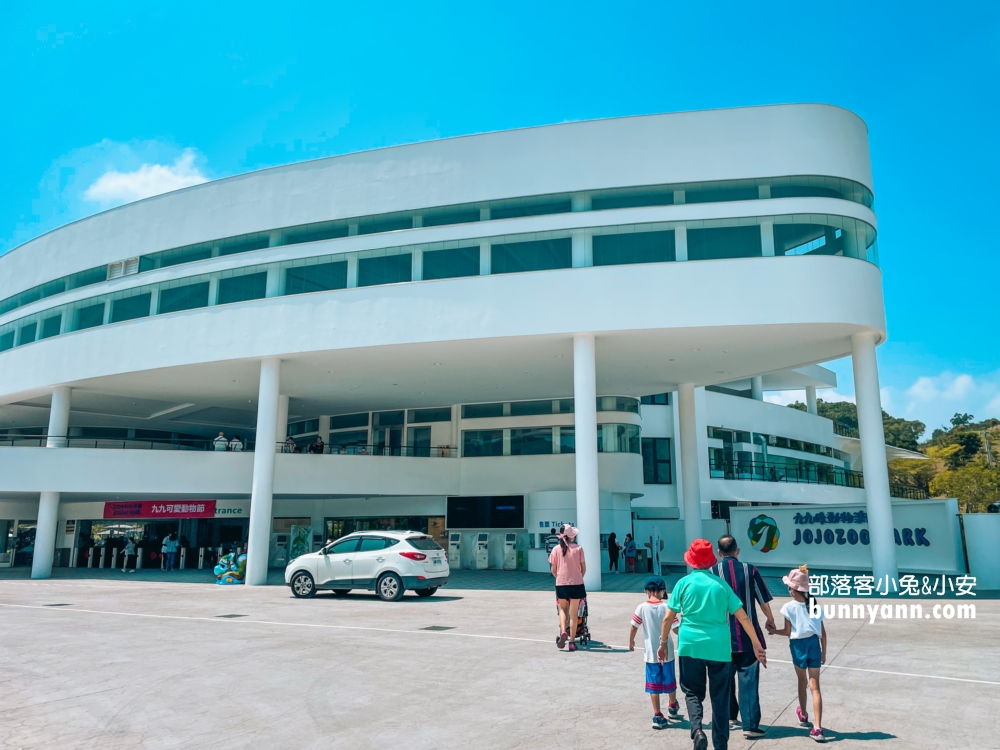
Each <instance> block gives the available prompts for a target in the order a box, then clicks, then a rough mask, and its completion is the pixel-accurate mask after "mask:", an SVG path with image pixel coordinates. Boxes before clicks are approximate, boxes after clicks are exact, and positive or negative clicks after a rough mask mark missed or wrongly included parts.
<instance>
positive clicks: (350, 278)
mask: <svg viewBox="0 0 1000 750" xmlns="http://www.w3.org/2000/svg"><path fill="white" fill-rule="evenodd" d="M357 285H358V256H357V255H349V256H347V287H348V289H352V288H354V287H356V286H357Z"/></svg>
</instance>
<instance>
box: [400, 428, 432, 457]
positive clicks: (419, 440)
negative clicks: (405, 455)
mask: <svg viewBox="0 0 1000 750" xmlns="http://www.w3.org/2000/svg"><path fill="white" fill-rule="evenodd" d="M406 444H407V445H408V446H409V447H410V448H411V449H412V450H411V451H410V453H411V454H412V455H414V456H420V457H424V458H426V457H428V456H430V455H431V428H430V427H408V428H407V430H406Z"/></svg>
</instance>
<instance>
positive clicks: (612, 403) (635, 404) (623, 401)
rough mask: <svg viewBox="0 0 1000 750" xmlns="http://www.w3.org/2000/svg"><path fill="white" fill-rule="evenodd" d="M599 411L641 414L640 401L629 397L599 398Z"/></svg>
mask: <svg viewBox="0 0 1000 750" xmlns="http://www.w3.org/2000/svg"><path fill="white" fill-rule="evenodd" d="M597 411H625V412H630V413H632V414H638V413H639V400H638V399H635V398H629V397H628V396H598V397H597Z"/></svg>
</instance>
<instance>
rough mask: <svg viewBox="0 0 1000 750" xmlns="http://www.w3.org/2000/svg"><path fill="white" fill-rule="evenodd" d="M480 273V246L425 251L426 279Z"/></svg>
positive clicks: (452, 277)
mask: <svg viewBox="0 0 1000 750" xmlns="http://www.w3.org/2000/svg"><path fill="white" fill-rule="evenodd" d="M478 275H479V248H478V247H458V248H455V249H453V250H433V251H431V252H425V253H424V279H425V280H426V281H430V280H432V279H454V278H458V277H459V276H478Z"/></svg>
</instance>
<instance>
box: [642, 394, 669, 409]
mask: <svg viewBox="0 0 1000 750" xmlns="http://www.w3.org/2000/svg"><path fill="white" fill-rule="evenodd" d="M641 401H642V403H644V404H649V405H656V406H669V405H670V394H669V393H657V394H654V395H652V396H643V397H642V399H641Z"/></svg>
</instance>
